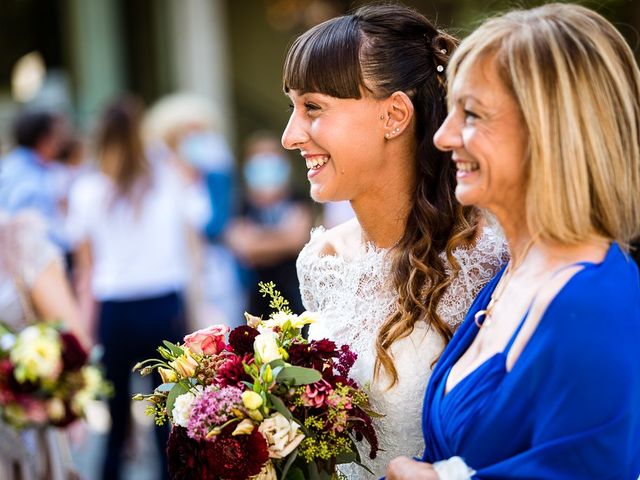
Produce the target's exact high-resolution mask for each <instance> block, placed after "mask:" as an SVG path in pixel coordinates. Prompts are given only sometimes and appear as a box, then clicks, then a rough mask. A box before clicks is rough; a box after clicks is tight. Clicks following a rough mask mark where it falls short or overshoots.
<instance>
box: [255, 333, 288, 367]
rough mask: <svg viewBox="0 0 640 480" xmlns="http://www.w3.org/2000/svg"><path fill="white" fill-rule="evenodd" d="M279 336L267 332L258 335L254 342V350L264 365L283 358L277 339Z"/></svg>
mask: <svg viewBox="0 0 640 480" xmlns="http://www.w3.org/2000/svg"><path fill="white" fill-rule="evenodd" d="M277 338H278V336H277V335H276V334H275V333H273V332H265V333H261V334H260V335H258V336H257V337H256V338H255V340H254V341H253V349H254V350H255V352H256V353H257V354H258V355H259V356H260V358H261V359H262V363H269V362H271V361H273V360H277V359H279V358H282V354H281V353H280V350H279V348H278V342H277V341H276V339H277Z"/></svg>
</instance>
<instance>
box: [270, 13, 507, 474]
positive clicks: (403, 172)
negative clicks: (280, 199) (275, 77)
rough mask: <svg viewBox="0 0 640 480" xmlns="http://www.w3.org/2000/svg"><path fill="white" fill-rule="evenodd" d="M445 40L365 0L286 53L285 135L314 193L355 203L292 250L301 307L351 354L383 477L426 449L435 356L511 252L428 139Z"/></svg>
mask: <svg viewBox="0 0 640 480" xmlns="http://www.w3.org/2000/svg"><path fill="white" fill-rule="evenodd" d="M453 48H455V40H454V39H453V38H452V37H450V36H449V35H447V34H446V33H444V32H441V31H439V30H438V29H436V28H435V27H434V26H433V25H432V24H431V23H430V22H429V21H428V20H427V19H426V18H425V17H424V16H422V15H421V14H419V13H418V12H416V11H414V10H411V9H409V8H407V7H403V6H401V5H398V4H394V5H373V6H367V7H363V8H360V9H358V10H357V11H356V12H354V13H353V14H351V15H346V16H343V17H338V18H334V19H332V20H329V21H327V22H325V23H323V24H320V25H318V26H316V27H314V28H313V29H311V30H309V31H308V32H307V33H305V34H304V35H302V36H301V37H300V38H298V40H297V41H296V42H295V43H294V44H293V46H292V48H291V50H290V51H289V54H288V56H287V60H286V63H285V72H284V87H285V92H286V93H287V95H288V96H289V99H290V100H291V103H292V107H293V109H292V113H291V118H290V119H289V123H288V125H287V128H286V130H285V132H284V134H283V136H282V143H283V145H284V146H285V147H286V148H288V149H292V150H293V149H296V150H299V151H300V153H301V155H302V157H304V161H305V163H306V166H307V168H308V178H309V183H310V189H311V197H312V198H313V199H314V200H316V201H318V202H328V201H336V200H348V201H349V202H350V203H351V206H352V207H353V209H354V211H355V213H356V218H355V219H353V220H350V221H347V222H346V223H344V224H342V225H339V226H337V227H335V228H332V229H331V230H324V229H319V230H316V231H315V232H314V233H313V235H312V238H311V241H310V242H309V243H308V244H307V246H306V247H305V248H304V249H303V250H302V252H301V253H300V255H299V257H298V263H297V267H298V276H299V278H300V288H301V292H302V299H303V302H304V305H305V307H306V309H307V310H312V311H315V312H317V313H318V316H319V317H320V320H319V321H318V322H316V323H314V324H313V325H311V328H310V330H309V336H310V337H311V338H315V339H319V338H328V339H330V340H333V341H335V342H336V343H337V344H338V345H341V344H347V345H349V346H350V347H351V349H352V350H353V351H355V352H356V353H357V354H358V360H357V361H356V363H355V365H354V368H353V370H352V375H353V377H354V378H355V379H356V380H357V381H358V382H359V383H360V384H361V385H367V386H368V387H370V389H369V393H370V398H371V401H372V405H373V408H374V409H375V410H376V411H378V412H379V413H381V414H383V415H384V417H383V418H378V419H376V420H374V427H375V429H376V430H377V433H378V438H379V439H380V447H381V451H380V452H379V454H378V457H377V458H375V459H371V458H368V455H367V452H363V462H364V463H365V465H366V466H367V467H369V468H370V469H371V471H373V472H374V474H376V475H378V476H380V475H383V474H384V472H385V469H386V465H387V464H388V462H389V461H390V460H391V459H392V458H393V457H394V456H397V455H399V454H400V453H401V452H406V451H409V452H412V453H413V454H415V455H419V454H420V453H421V452H422V450H423V449H424V444H423V441H422V434H421V431H420V426H419V425H418V424H417V423H416V422H415V419H416V418H417V417H418V416H419V415H420V411H421V407H422V397H423V393H424V389H425V387H426V384H427V380H428V378H429V375H430V374H431V367H432V365H433V363H434V362H435V360H436V359H437V357H438V356H439V355H440V353H441V352H442V349H443V347H444V345H445V344H446V343H447V341H448V340H449V338H451V335H452V332H453V331H454V330H455V329H456V328H457V326H458V324H459V323H460V322H461V321H462V319H463V317H464V314H465V312H466V311H467V309H468V308H469V305H470V304H471V301H472V299H473V297H474V296H475V295H476V294H477V292H478V291H479V290H480V288H482V286H483V285H484V284H485V283H486V282H487V281H488V280H489V279H490V277H493V275H495V273H496V272H497V271H498V270H499V268H500V266H501V265H502V262H503V261H504V260H503V258H504V257H505V256H506V255H505V244H504V240H503V237H502V235H501V233H500V231H499V229H497V228H495V226H493V225H489V224H487V223H485V222H484V221H482V219H481V216H480V215H479V213H478V211H477V210H475V209H473V208H463V207H461V206H460V205H459V204H458V203H457V202H456V200H455V197H454V185H455V169H454V166H453V164H452V163H451V161H450V156H449V155H448V154H447V153H445V152H439V151H438V150H436V149H435V147H434V146H433V142H432V137H433V134H434V133H435V131H436V129H437V128H438V126H439V125H440V123H441V122H442V120H444V117H445V115H446V102H445V97H446V91H445V87H444V74H443V71H444V67H445V65H446V62H447V60H448V58H449V54H450V52H451V50H452V49H453ZM301 161H302V160H301ZM342 470H343V473H344V474H345V475H347V476H348V478H371V476H370V474H369V473H367V471H366V470H364V469H362V468H359V467H357V466H346V467H343V468H342Z"/></svg>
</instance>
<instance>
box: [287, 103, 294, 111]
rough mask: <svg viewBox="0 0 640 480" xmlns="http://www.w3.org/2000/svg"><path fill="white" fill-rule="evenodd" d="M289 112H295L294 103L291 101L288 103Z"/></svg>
mask: <svg viewBox="0 0 640 480" xmlns="http://www.w3.org/2000/svg"><path fill="white" fill-rule="evenodd" d="M287 112H289V113H293V103H290V104H289V105H287Z"/></svg>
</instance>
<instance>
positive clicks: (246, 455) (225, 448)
mask: <svg viewBox="0 0 640 480" xmlns="http://www.w3.org/2000/svg"><path fill="white" fill-rule="evenodd" d="M235 427H236V425H234V424H232V425H229V426H228V427H226V428H225V429H224V430H223V431H222V433H220V435H217V436H216V437H215V440H213V441H212V442H205V443H207V444H208V445H207V447H206V448H207V453H206V454H204V455H202V457H204V458H206V461H207V465H208V467H209V468H210V469H211V472H213V473H214V474H215V475H216V476H217V477H220V478H224V479H228V480H244V479H246V478H249V477H251V476H253V475H257V474H258V473H260V470H262V467H263V466H264V464H265V463H267V461H268V460H269V450H268V448H267V440H266V439H265V438H264V437H263V436H262V434H261V433H260V432H259V431H258V429H257V428H255V429H254V430H253V432H252V433H250V434H249V435H236V436H235V437H234V436H232V435H231V433H232V432H233V431H234V430H235ZM194 478H196V477H194Z"/></svg>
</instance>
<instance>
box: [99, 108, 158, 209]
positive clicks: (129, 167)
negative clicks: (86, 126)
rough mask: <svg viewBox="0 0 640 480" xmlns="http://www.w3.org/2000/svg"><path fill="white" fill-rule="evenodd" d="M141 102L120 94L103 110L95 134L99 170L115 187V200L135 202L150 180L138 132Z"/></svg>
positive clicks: (148, 167) (147, 163)
mask: <svg viewBox="0 0 640 480" xmlns="http://www.w3.org/2000/svg"><path fill="white" fill-rule="evenodd" d="M142 111H143V110H142V103H141V102H140V101H139V100H138V99H137V98H135V97H129V96H127V97H123V98H120V99H118V100H116V101H114V102H112V103H110V104H109V105H108V106H107V107H106V108H105V110H104V112H103V114H102V118H101V120H100V124H99V126H98V134H97V138H96V153H97V157H98V161H99V163H100V168H101V170H102V171H103V172H104V173H105V174H106V175H107V176H108V177H109V178H111V180H112V181H113V183H114V184H115V187H116V193H115V197H114V201H116V200H117V199H118V198H127V199H129V200H131V201H134V202H138V201H139V200H140V199H141V197H142V194H143V192H144V190H145V187H147V186H148V185H149V182H150V166H149V162H148V160H147V157H146V154H145V150H144V145H143V142H142V138H141V134H140V122H141V118H142Z"/></svg>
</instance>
